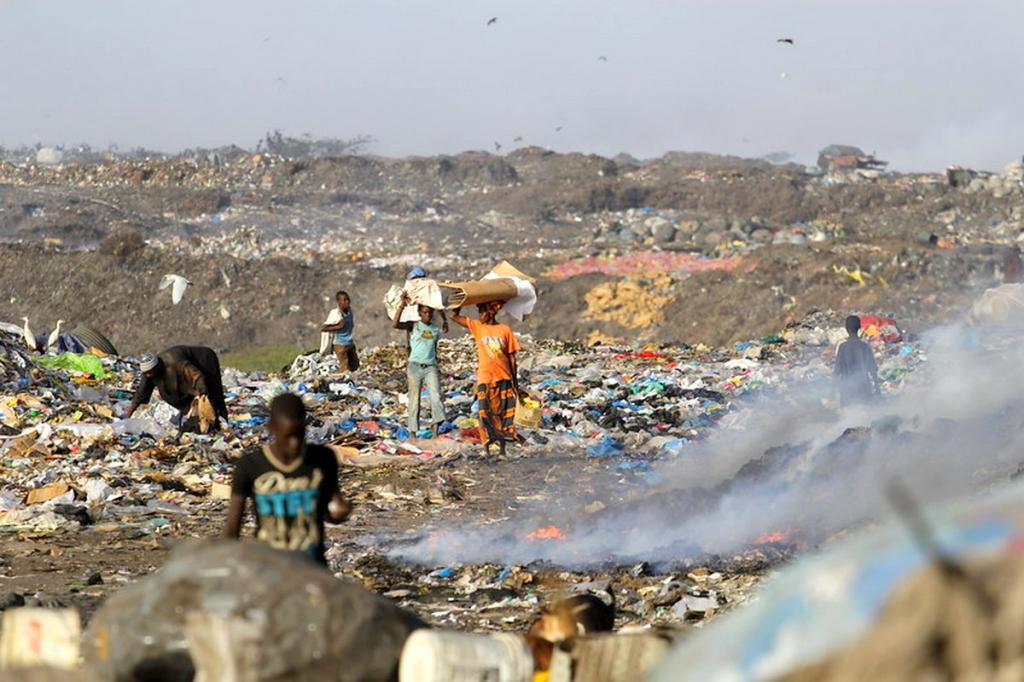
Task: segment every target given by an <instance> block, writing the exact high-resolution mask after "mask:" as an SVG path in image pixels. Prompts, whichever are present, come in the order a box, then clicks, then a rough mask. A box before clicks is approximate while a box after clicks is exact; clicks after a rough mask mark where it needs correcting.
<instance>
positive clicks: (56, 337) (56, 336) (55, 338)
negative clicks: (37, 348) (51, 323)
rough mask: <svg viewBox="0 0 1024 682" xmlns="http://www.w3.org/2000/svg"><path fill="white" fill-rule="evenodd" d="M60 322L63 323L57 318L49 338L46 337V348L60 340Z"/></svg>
mask: <svg viewBox="0 0 1024 682" xmlns="http://www.w3.org/2000/svg"><path fill="white" fill-rule="evenodd" d="M62 324H64V320H57V326H56V327H54V328H53V331H52V332H50V338H48V339H46V347H47V349H49V348H52V347H54V346H56V345H57V342H58V341H60V326H61V325H62Z"/></svg>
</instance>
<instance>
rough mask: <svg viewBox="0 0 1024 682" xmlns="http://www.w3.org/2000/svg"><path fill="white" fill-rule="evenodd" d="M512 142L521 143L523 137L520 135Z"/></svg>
mask: <svg viewBox="0 0 1024 682" xmlns="http://www.w3.org/2000/svg"><path fill="white" fill-rule="evenodd" d="M512 141H513V142H522V141H523V136H522V135H520V136H519V137H517V138H516V139H514V140H512Z"/></svg>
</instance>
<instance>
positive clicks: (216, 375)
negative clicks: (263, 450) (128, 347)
mask: <svg viewBox="0 0 1024 682" xmlns="http://www.w3.org/2000/svg"><path fill="white" fill-rule="evenodd" d="M139 371H140V372H141V373H142V376H141V377H140V380H139V387H138V389H137V390H136V391H135V397H133V398H132V402H131V405H130V406H129V407H128V409H127V410H125V413H124V416H125V419H127V418H129V417H131V416H132V415H133V414H134V413H135V410H137V409H138V407H139V405H145V404H146V403H148V402H149V399H150V398H151V397H152V396H153V389H154V388H155V389H156V390H157V391H159V392H160V397H161V398H163V399H164V400H165V401H167V403H168V404H170V405H171V406H172V407H175V408H177V409H178V417H177V424H176V425H177V426H178V433H179V434H180V433H181V432H182V431H184V430H185V427H186V421H187V420H188V413H189V411H190V410H191V409H192V408H193V405H195V406H196V407H197V408H199V409H198V410H197V411H198V412H199V413H200V414H198V415H195V416H196V417H198V418H199V419H198V420H199V422H200V424H202V422H203V421H205V419H204V417H206V415H204V414H203V413H204V412H205V411H206V410H209V409H210V408H211V407H212V411H213V415H210V417H212V424H210V426H211V428H212V429H213V430H216V429H217V428H219V426H220V424H219V420H220V419H223V420H225V421H227V418H228V408H227V405H226V404H225V402H224V385H223V384H222V382H221V377H220V360H218V359H217V353H215V352H214V351H213V349H212V348H207V347H205V346H172V347H170V348H168V349H167V350H165V351H161V352H160V353H158V354H156V355H154V354H153V353H147V354H146V355H144V356H142V361H141V362H140V363H139ZM203 399H205V401H204V400H203ZM207 401H208V402H207Z"/></svg>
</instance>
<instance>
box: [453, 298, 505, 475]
mask: <svg viewBox="0 0 1024 682" xmlns="http://www.w3.org/2000/svg"><path fill="white" fill-rule="evenodd" d="M502 305H503V304H502V303H501V302H499V301H493V302H491V303H481V304H479V305H478V306H477V307H476V309H477V312H478V314H479V317H480V319H479V320H474V319H471V318H468V317H464V316H463V315H462V309H461V308H459V309H457V310H456V311H455V314H454V315H452V320H453V321H454V322H455V323H456V324H459V325H462V326H463V327H465V328H466V329H468V330H469V333H470V334H472V335H473V338H474V339H475V340H476V355H477V371H476V375H477V382H478V384H477V387H476V400H477V405H478V409H479V414H480V438H481V440H482V441H483V445H484V455H489V454H490V453H491V444H492V443H495V442H496V443H497V444H498V448H499V452H500V454H501V455H504V454H505V444H506V443H508V442H509V441H513V442H518V440H519V436H518V435H517V434H516V427H515V423H514V421H515V416H516V404H517V403H518V402H519V376H518V373H519V368H518V366H517V364H516V353H518V352H519V341H517V340H516V335H515V334H513V333H512V329H511V328H510V327H509V326H508V325H505V324H499V323H498V322H497V321H496V319H495V318H496V316H497V314H498V311H499V310H501V308H502Z"/></svg>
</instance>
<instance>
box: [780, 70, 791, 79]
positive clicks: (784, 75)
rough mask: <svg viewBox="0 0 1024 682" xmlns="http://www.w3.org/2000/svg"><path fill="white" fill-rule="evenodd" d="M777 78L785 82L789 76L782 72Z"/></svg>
mask: <svg viewBox="0 0 1024 682" xmlns="http://www.w3.org/2000/svg"><path fill="white" fill-rule="evenodd" d="M779 78H781V79H782V80H786V79H787V78H789V74H788V73H786V72H785V71H783V72H782V73H780V74H779Z"/></svg>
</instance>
